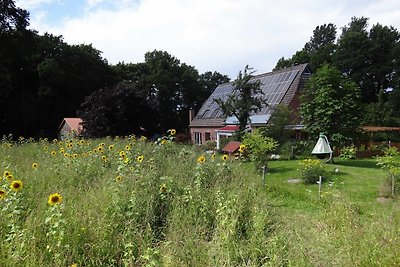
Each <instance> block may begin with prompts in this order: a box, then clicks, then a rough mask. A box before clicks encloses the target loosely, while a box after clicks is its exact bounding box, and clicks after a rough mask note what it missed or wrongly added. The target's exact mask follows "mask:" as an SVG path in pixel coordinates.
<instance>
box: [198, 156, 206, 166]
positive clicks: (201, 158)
mask: <svg viewBox="0 0 400 267" xmlns="http://www.w3.org/2000/svg"><path fill="white" fill-rule="evenodd" d="M197 162H198V163H200V164H203V163H204V162H206V157H204V156H203V155H201V156H200V157H198V158H197Z"/></svg>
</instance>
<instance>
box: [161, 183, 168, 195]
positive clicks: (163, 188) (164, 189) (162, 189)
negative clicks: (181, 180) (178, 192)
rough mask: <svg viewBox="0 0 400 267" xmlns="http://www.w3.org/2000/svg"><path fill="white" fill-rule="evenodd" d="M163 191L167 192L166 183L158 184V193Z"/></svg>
mask: <svg viewBox="0 0 400 267" xmlns="http://www.w3.org/2000/svg"><path fill="white" fill-rule="evenodd" d="M165 192H167V185H166V184H162V185H160V193H165Z"/></svg>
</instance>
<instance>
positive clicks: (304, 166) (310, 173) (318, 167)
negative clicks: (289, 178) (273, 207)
mask: <svg viewBox="0 0 400 267" xmlns="http://www.w3.org/2000/svg"><path fill="white" fill-rule="evenodd" d="M299 164H300V176H301V179H303V181H304V183H306V184H314V183H316V182H318V181H319V177H320V176H323V177H324V178H325V180H326V179H327V178H328V177H327V172H326V171H325V170H324V167H323V166H322V164H321V162H320V161H319V160H317V159H305V160H302V161H300V163H299Z"/></svg>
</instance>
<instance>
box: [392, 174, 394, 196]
mask: <svg viewBox="0 0 400 267" xmlns="http://www.w3.org/2000/svg"><path fill="white" fill-rule="evenodd" d="M391 176H392V197H394V174H393V173H392V174H391Z"/></svg>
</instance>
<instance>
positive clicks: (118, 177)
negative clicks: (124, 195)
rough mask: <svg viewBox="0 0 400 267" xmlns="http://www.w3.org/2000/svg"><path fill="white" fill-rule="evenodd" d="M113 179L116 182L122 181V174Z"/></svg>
mask: <svg viewBox="0 0 400 267" xmlns="http://www.w3.org/2000/svg"><path fill="white" fill-rule="evenodd" d="M115 181H116V182H118V183H119V182H121V181H122V176H121V175H118V176H117V177H115Z"/></svg>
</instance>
